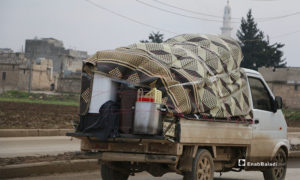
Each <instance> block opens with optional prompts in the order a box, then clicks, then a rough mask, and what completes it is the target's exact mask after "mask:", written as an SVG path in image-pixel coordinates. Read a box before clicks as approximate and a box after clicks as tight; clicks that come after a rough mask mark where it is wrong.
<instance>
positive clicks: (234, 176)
mask: <svg viewBox="0 0 300 180" xmlns="http://www.w3.org/2000/svg"><path fill="white" fill-rule="evenodd" d="M299 176H300V169H296V168H289V169H288V172H287V176H286V180H298V179H299ZM82 179H87V180H100V179H101V177H100V173H99V172H98V171H92V172H84V173H67V174H56V175H49V176H39V177H29V178H16V179H14V180H82ZM141 179H142V180H182V176H180V175H177V174H175V173H168V174H165V175H164V176H163V177H157V178H155V177H152V176H151V175H149V174H148V173H145V172H143V173H138V174H136V175H135V176H132V177H130V178H129V180H141ZM215 180H263V175H262V173H261V172H245V171H243V172H239V173H235V172H228V173H223V175H222V176H221V177H220V175H219V174H218V173H215Z"/></svg>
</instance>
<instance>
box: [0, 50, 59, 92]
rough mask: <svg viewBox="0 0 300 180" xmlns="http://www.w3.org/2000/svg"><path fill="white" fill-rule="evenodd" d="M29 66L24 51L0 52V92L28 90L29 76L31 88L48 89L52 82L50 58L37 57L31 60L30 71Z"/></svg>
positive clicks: (29, 63)
mask: <svg viewBox="0 0 300 180" xmlns="http://www.w3.org/2000/svg"><path fill="white" fill-rule="evenodd" d="M30 67H31V62H30V61H29V60H28V59H27V58H25V54H24V53H0V80H1V81H0V85H1V89H0V92H4V91H7V90H28V88H29V78H30V77H31V88H32V90H50V89H51V84H53V83H54V78H53V77H54V75H53V64H52V60H49V59H44V58H39V59H36V61H34V62H32V71H31V68H30ZM30 73H31V76H30Z"/></svg>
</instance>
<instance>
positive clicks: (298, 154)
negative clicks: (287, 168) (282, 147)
mask: <svg viewBox="0 0 300 180" xmlns="http://www.w3.org/2000/svg"><path fill="white" fill-rule="evenodd" d="M289 158H300V151H290V152H289Z"/></svg>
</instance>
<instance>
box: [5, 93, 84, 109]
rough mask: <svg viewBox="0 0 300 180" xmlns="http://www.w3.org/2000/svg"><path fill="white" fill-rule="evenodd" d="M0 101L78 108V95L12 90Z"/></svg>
mask: <svg viewBox="0 0 300 180" xmlns="http://www.w3.org/2000/svg"><path fill="white" fill-rule="evenodd" d="M0 101H6V102H25V103H39V104H56V105H68V106H79V94H43V93H27V92H24V91H15V90H12V91H6V92H5V93H2V94H1V95H0Z"/></svg>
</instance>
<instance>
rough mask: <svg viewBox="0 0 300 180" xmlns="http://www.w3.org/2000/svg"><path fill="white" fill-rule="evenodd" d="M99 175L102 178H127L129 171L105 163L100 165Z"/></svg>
mask: <svg viewBox="0 0 300 180" xmlns="http://www.w3.org/2000/svg"><path fill="white" fill-rule="evenodd" d="M101 177H102V179H103V180H127V179H128V177H129V172H128V173H126V172H121V171H118V170H117V169H114V168H112V167H110V166H108V165H107V164H102V165H101Z"/></svg>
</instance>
